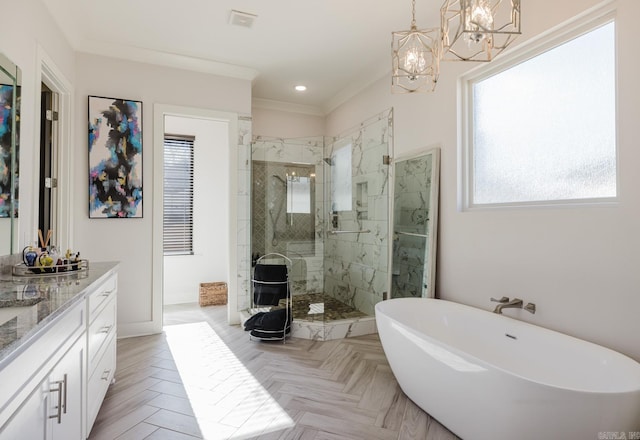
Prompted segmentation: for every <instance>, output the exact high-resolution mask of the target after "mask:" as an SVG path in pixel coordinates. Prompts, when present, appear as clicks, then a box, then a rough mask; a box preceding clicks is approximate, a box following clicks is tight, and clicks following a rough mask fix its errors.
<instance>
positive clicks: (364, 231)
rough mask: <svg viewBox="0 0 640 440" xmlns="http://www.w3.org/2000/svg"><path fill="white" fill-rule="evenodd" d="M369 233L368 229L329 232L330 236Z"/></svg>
mask: <svg viewBox="0 0 640 440" xmlns="http://www.w3.org/2000/svg"><path fill="white" fill-rule="evenodd" d="M369 232H371V230H370V229H361V230H359V231H329V234H331V235H337V234H368V233H369Z"/></svg>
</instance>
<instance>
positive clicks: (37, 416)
mask: <svg viewBox="0 0 640 440" xmlns="http://www.w3.org/2000/svg"><path fill="white" fill-rule="evenodd" d="M85 313H86V311H85V308H84V304H83V303H79V304H76V305H75V306H74V307H73V308H72V309H71V310H68V311H66V312H65V314H64V316H63V317H61V318H63V319H61V320H60V322H55V323H52V324H53V325H52V326H51V327H50V328H47V329H46V333H45V334H43V335H42V336H40V337H39V338H38V339H37V340H36V341H34V342H33V343H32V345H31V346H30V347H28V348H27V349H26V350H25V351H24V352H22V353H21V354H20V355H19V356H18V357H17V358H16V359H14V360H13V361H12V362H11V364H10V365H8V367H6V368H4V369H3V370H2V371H1V372H0V383H1V384H2V395H3V397H4V396H7V397H9V396H11V397H13V398H12V399H10V400H8V401H4V400H3V401H2V404H3V407H2V412H1V413H0V423H2V424H4V426H3V427H2V429H1V430H0V439H2V440H5V439H6V440H15V439H33V440H36V439H65V440H67V439H74V438H75V439H81V438H83V437H82V436H83V435H84V432H83V430H84V417H83V416H84V404H83V403H84V393H85V387H86V385H85V382H86V379H85V368H84V364H85V356H86V338H85V337H84V336H85V334H86V333H85V326H86V321H85V319H84V317H85V316H86V315H85ZM5 393H6V394H5Z"/></svg>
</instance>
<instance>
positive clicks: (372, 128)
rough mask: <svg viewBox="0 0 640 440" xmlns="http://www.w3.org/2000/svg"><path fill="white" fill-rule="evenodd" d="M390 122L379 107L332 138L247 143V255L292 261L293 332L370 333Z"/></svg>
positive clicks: (379, 292) (380, 279) (379, 277)
mask: <svg viewBox="0 0 640 440" xmlns="http://www.w3.org/2000/svg"><path fill="white" fill-rule="evenodd" d="M392 126H393V124H392V113H391V111H387V112H384V113H382V114H380V115H377V116H376V117H374V118H371V119H370V120H368V121H365V122H364V123H362V124H361V125H360V126H359V127H356V128H354V129H353V130H350V131H348V132H347V133H345V134H343V135H341V136H339V137H336V138H327V137H320V136H319V137H310V138H297V139H273V138H261V137H256V138H255V139H254V141H253V142H252V148H251V188H250V198H251V232H250V236H251V245H250V248H251V258H252V260H254V261H255V260H257V259H258V258H260V257H261V256H262V255H265V254H269V253H279V254H282V255H286V256H287V257H288V258H289V259H291V261H292V263H291V270H290V273H289V277H290V281H291V286H292V297H293V305H292V307H293V318H294V335H295V330H296V329H297V330H298V332H302V333H305V334H303V335H300V334H299V336H303V337H311V338H316V339H333V338H335V337H344V336H348V335H353V333H354V332H357V333H359V334H366V333H373V332H375V324H374V322H373V319H372V317H373V314H374V306H375V304H376V303H377V302H378V301H381V300H382V299H383V297H384V296H385V295H386V292H387V291H388V290H389V280H390V278H389V275H390V274H389V255H390V254H389V251H390V249H389V246H390V242H389V236H390V231H391V229H390V226H389V225H390V223H389V222H390V209H389V206H390V204H389V174H390V166H389V160H388V159H389V156H390V155H391V149H392V144H393V132H392ZM249 295H250V292H249ZM327 323H333V324H332V325H330V326H329V325H327ZM340 324H342V326H340ZM342 333H349V334H342Z"/></svg>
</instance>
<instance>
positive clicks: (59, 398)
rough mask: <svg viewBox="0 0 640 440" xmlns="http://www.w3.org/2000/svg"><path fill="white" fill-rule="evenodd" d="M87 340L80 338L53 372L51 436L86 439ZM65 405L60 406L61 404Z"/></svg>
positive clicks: (50, 379)
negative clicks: (84, 408)
mask: <svg viewBox="0 0 640 440" xmlns="http://www.w3.org/2000/svg"><path fill="white" fill-rule="evenodd" d="M85 344H86V339H85V337H84V335H83V337H80V338H79V339H78V340H77V341H76V343H75V344H73V346H72V347H71V348H70V349H69V351H68V352H67V354H65V355H64V357H63V358H62V359H61V360H60V362H58V364H57V365H56V366H55V367H54V368H53V370H52V371H51V374H50V375H49V388H50V390H54V391H51V392H50V393H51V394H50V396H49V417H50V419H51V436H50V438H51V439H54V440H57V439H62V440H72V439H82V438H85V437H86V436H85V435H84V426H83V420H84V417H83V415H84V413H83V400H84V399H83V395H84V387H85V383H86V381H85V378H84V374H85V369H84V356H85V350H86V348H85V347H86V346H85ZM59 404H60V405H61V406H58V405H59Z"/></svg>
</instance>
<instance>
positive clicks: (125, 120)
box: [89, 96, 142, 218]
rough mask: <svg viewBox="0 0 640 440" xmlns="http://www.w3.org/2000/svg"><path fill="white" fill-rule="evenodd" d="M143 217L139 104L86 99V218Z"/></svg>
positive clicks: (102, 98)
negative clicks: (87, 159)
mask: <svg viewBox="0 0 640 440" xmlns="http://www.w3.org/2000/svg"><path fill="white" fill-rule="evenodd" d="M141 217H142V102H140V101H131V100H126V99H116V98H104V97H100V96H89V218H141Z"/></svg>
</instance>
